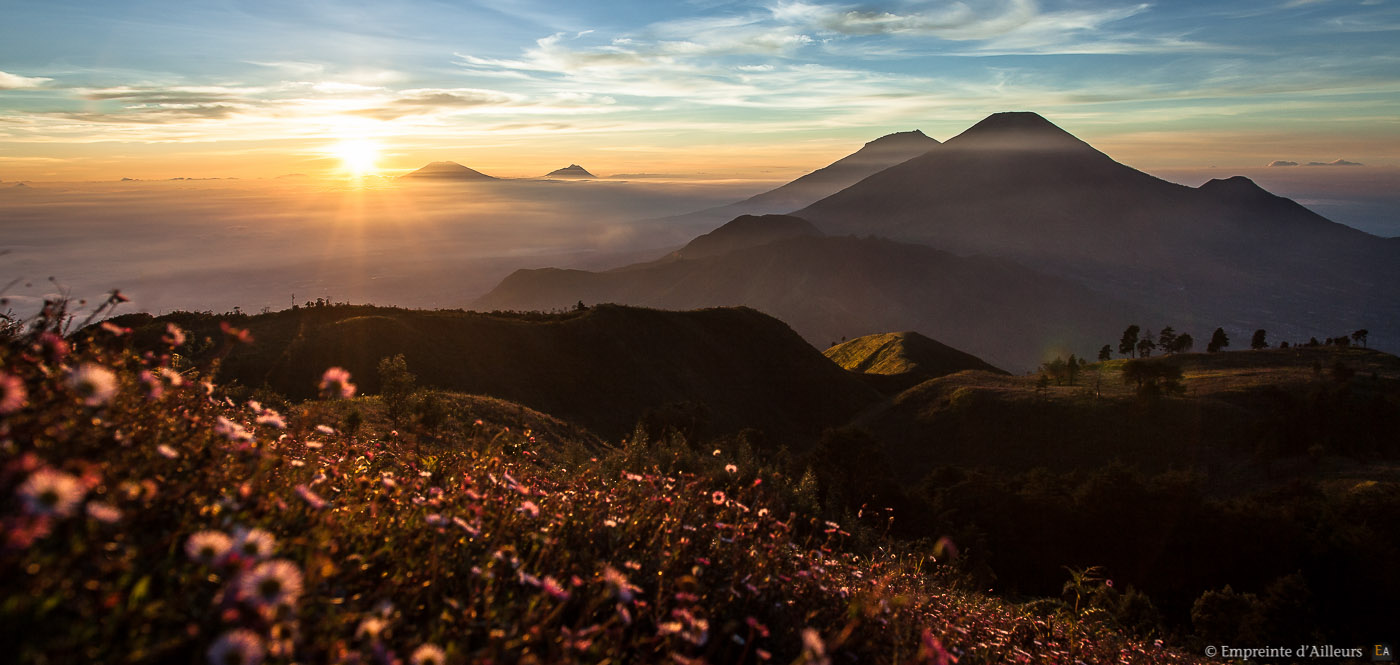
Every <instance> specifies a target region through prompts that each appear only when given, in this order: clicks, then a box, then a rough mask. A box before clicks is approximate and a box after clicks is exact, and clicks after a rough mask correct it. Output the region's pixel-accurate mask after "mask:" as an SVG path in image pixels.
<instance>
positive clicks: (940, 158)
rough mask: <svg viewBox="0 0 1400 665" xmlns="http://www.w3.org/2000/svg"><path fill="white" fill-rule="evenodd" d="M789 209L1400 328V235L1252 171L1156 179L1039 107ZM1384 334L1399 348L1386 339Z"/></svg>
mask: <svg viewBox="0 0 1400 665" xmlns="http://www.w3.org/2000/svg"><path fill="white" fill-rule="evenodd" d="M793 214H795V215H797V216H800V217H803V218H805V219H808V220H810V221H811V222H812V223H813V224H815V225H816V226H817V227H818V228H820V229H821V230H822V231H824V232H826V233H829V234H857V235H866V234H874V235H878V236H883V237H889V238H893V239H896V240H901V241H906V242H917V243H922V244H927V245H930V246H933V247H937V248H940V249H943V250H946V251H950V252H954V253H957V254H984V255H991V256H999V257H1005V258H1008V259H1011V260H1014V261H1017V262H1018V263H1021V264H1023V265H1026V266H1028V267H1030V268H1032V269H1035V270H1038V271H1041V272H1045V273H1048V274H1052V275H1056V276H1060V277H1064V278H1067V279H1072V280H1074V281H1076V282H1078V283H1080V284H1082V285H1084V286H1085V287H1087V288H1091V289H1094V290H1096V291H1099V292H1102V293H1104V294H1105V295H1108V296H1111V297H1115V298H1118V299H1123V300H1132V301H1135V302H1139V303H1142V304H1143V305H1144V306H1145V307H1148V308H1150V309H1151V310H1152V311H1153V313H1154V314H1157V315H1159V316H1162V317H1167V318H1172V319H1174V320H1179V321H1183V322H1188V323H1199V324H1200V325H1201V326H1205V325H1212V326H1213V325H1222V324H1223V325H1225V326H1226V329H1227V330H1229V331H1232V332H1239V331H1248V330H1253V329H1254V328H1260V327H1262V328H1267V329H1269V330H1270V331H1272V332H1277V333H1280V334H1283V335H1284V336H1286V337H1291V338H1302V339H1306V338H1307V337H1309V336H1311V335H1316V334H1320V333H1321V332H1322V331H1325V330H1330V329H1333V328H1334V327H1335V328H1336V329H1343V328H1350V329H1355V328H1360V327H1367V326H1369V327H1371V328H1375V329H1379V328H1382V327H1384V328H1385V329H1387V330H1395V329H1397V328H1400V260H1397V259H1400V256H1397V254H1396V253H1395V249H1394V246H1393V243H1387V242H1385V241H1383V240H1382V239H1380V238H1376V237H1374V236H1371V235H1368V234H1366V233H1363V232H1361V231H1357V230H1355V229H1351V228H1349V227H1346V226H1342V225H1340V224H1336V223H1333V222H1331V221H1329V220H1327V219H1325V218H1323V217H1321V216H1319V215H1317V214H1315V213H1313V212H1312V211H1310V210H1308V209H1307V208H1305V207H1303V206H1301V205H1298V204H1297V203H1295V202H1293V201H1289V200H1287V199H1283V198H1280V197H1277V196H1274V195H1272V194H1269V193H1268V192H1266V191H1264V190H1262V189H1260V188H1259V187H1258V186H1257V185H1255V184H1254V183H1252V182H1250V181H1249V180H1247V179H1245V178H1238V177H1237V178H1230V179H1227V180H1218V181H1212V182H1210V183H1207V184H1205V185H1203V186H1202V187H1200V188H1192V187H1185V186H1181V185H1176V184H1173V183H1169V182H1166V181H1164V180H1160V179H1157V178H1155V177H1152V176H1150V175H1147V174H1145V173H1142V172H1140V171H1137V170H1135V169H1133V168H1130V167H1128V166H1125V165H1123V164H1120V163H1118V162H1115V161H1114V160H1113V159H1111V158H1110V157H1108V156H1107V155H1105V154H1103V153H1101V152H1099V151H1098V150H1095V149H1094V148H1093V147H1091V146H1089V145H1088V144H1086V143H1084V142H1083V141H1081V140H1079V139H1077V138H1075V137H1074V136H1072V135H1070V134H1069V133H1067V132H1065V131H1064V130H1062V129H1060V128H1059V127H1056V126H1055V125H1054V124H1052V123H1050V122H1049V121H1047V120H1045V119H1044V118H1042V117H1040V116H1038V115H1036V114H1034V113H998V114H994V115H992V116H989V117H988V118H986V119H985V120H983V121H981V122H979V123H977V124H976V125H975V126H973V127H971V128H969V129H968V130H967V131H965V132H963V133H962V134H959V135H958V136H956V137H954V138H952V139H949V140H948V141H947V142H945V143H944V144H942V145H940V146H938V147H937V148H936V149H934V150H930V151H929V152H927V153H925V154H923V155H921V156H918V157H915V158H913V159H910V160H908V161H906V162H903V163H901V164H898V165H895V166H892V167H890V168H888V169H886V170H884V171H881V172H879V173H877V174H874V175H872V176H870V177H868V178H866V179H864V180H862V181H860V182H859V183H856V184H854V185H852V186H850V187H848V188H846V189H844V190H842V191H840V192H837V193H835V194H833V195H831V196H829V197H827V198H825V199H822V200H821V201H818V202H816V203H813V204H812V205H810V206H808V207H806V208H803V209H801V210H799V211H796V212H794V213H793ZM1324 276H1325V277H1324ZM1373 345H1374V346H1378V347H1380V348H1385V349H1389V350H1400V341H1396V340H1393V339H1392V338H1391V337H1387V338H1386V340H1385V341H1382V340H1381V339H1380V337H1379V336H1378V337H1377V338H1376V339H1375V340H1373Z"/></svg>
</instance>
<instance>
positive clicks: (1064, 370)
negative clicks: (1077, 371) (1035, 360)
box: [1041, 356, 1074, 386]
mask: <svg viewBox="0 0 1400 665" xmlns="http://www.w3.org/2000/svg"><path fill="white" fill-rule="evenodd" d="M1041 367H1042V369H1041V372H1042V374H1041V375H1042V376H1045V377H1047V378H1049V379H1050V380H1053V381H1054V382H1055V385H1057V386H1058V385H1061V384H1063V383H1064V382H1065V379H1066V378H1068V377H1070V376H1071V374H1070V369H1069V367H1068V366H1067V364H1066V363H1065V359H1064V358H1061V357H1059V356H1056V357H1055V359H1054V360H1051V361H1049V362H1047V363H1044V364H1043V365H1041ZM1073 384H1074V381H1073V379H1070V385H1073Z"/></svg>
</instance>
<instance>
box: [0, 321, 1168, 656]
mask: <svg viewBox="0 0 1400 665" xmlns="http://www.w3.org/2000/svg"><path fill="white" fill-rule="evenodd" d="M116 298H117V296H116V295H115V294H114V296H113V302H115V300H116ZM62 320H64V317H63V316H62V312H61V311H58V310H54V311H50V313H49V316H45V317H39V318H37V319H36V320H34V321H30V322H26V323H24V324H22V325H21V324H16V325H14V326H12V327H11V328H10V330H9V331H8V333H7V335H6V338H5V340H4V342H3V346H0V451H3V452H0V520H2V521H0V525H3V544H0V547H3V550H0V586H3V594H0V597H2V598H3V600H2V601H0V644H3V648H4V649H5V652H6V653H10V654H14V657H15V658H16V661H18V662H25V663H65V662H102V663H118V662H190V663H194V662H212V663H225V662H233V663H258V662H306V663H316V662H347V663H355V662H360V663H415V664H416V663H448V662H451V663H488V662H589V663H600V662H674V663H691V662H713V663H730V662H734V663H737V662H751V663H762V662H781V663H789V662H808V663H828V662H848V661H849V662H855V661H859V662H885V663H909V662H933V663H952V662H962V663H984V662H1060V663H1074V662H1086V663H1104V662H1189V661H1193V660H1194V658H1192V657H1189V656H1184V655H1181V654H1178V653H1175V652H1172V651H1170V650H1167V649H1164V648H1163V647H1162V646H1161V643H1160V641H1158V642H1156V643H1153V642H1151V641H1147V640H1142V639H1137V638H1132V637H1127V636H1125V635H1123V634H1121V633H1119V632H1117V631H1115V630H1114V629H1113V628H1111V626H1110V625H1109V624H1106V623H1103V622H1100V621H1094V620H1092V619H1091V617H1089V616H1087V615H1084V616H1082V615H1077V614H1073V613H1069V614H1066V613H1058V614H1056V613H1041V614H1038V615H1033V614H1030V613H1028V612H1027V611H1025V610H1024V609H1022V608H1021V607H1018V606H1015V605H1011V604H1007V603H1005V602H1002V601H999V600H995V599H991V598H988V597H985V596H982V595H980V594H978V593H976V592H975V591H972V590H968V589H967V588H966V587H965V585H962V584H960V583H959V579H961V578H960V576H959V575H958V573H957V566H956V560H955V556H956V555H955V548H954V547H950V546H947V544H946V543H945V544H940V545H938V546H937V547H933V546H930V547H927V548H924V547H914V546H907V545H899V544H896V543H894V542H892V541H888V540H886V539H884V538H883V537H882V536H881V535H880V534H879V532H878V531H879V529H878V528H873V527H872V526H871V525H872V524H878V522H879V521H880V520H883V519H884V518H883V517H880V518H878V519H876V520H871V519H869V518H870V516H869V515H863V516H862V522H861V523H859V524H850V525H845V526H843V525H841V524H837V523H835V522H827V521H823V520H819V519H816V518H815V517H812V516H811V514H810V513H808V512H805V511H804V506H806V505H809V504H810V502H809V501H805V500H804V497H803V493H804V492H807V491H810V488H804V487H803V486H802V484H801V483H800V482H791V481H789V480H788V479H786V478H784V477H782V476H781V475H779V474H777V473H776V472H773V471H771V470H770V469H768V468H767V467H764V466H762V465H760V464H758V463H756V462H754V461H753V459H752V457H751V456H748V455H746V454H743V451H740V450H725V449H717V450H704V451H699V450H694V449H693V448H691V447H688V446H686V445H685V444H684V443H683V442H679V441H667V442H647V441H645V440H644V437H633V438H632V439H631V440H629V441H625V442H623V443H621V444H620V445H618V446H615V447H610V446H598V445H596V444H592V443H588V442H580V441H569V440H554V439H553V438H552V437H548V436H544V435H542V434H537V433H536V432H535V431H533V430H531V429H522V428H521V427H520V426H519V425H518V424H515V425H514V426H512V425H510V424H503V423H502V422H499V421H498V420H497V418H496V416H498V415H500V414H501V413H505V412H504V411H499V410H495V409H491V408H487V406H484V405H485V404H486V403H485V402H470V403H466V404H467V405H466V406H463V405H462V404H463V403H461V402H458V403H455V404H456V405H457V406H455V407H454V408H451V409H448V410H447V411H446V412H443V413H438V414H437V416H436V417H433V418H420V419H417V420H416V421H414V422H412V423H409V424H408V425H407V426H404V427H402V428H401V429H399V430H396V429H394V424H393V423H392V422H390V421H389V420H388V419H387V417H386V416H385V413H386V409H385V405H384V403H383V400H382V399H381V398H378V397H371V398H366V397H359V396H355V394H354V393H355V390H354V385H353V381H354V377H351V376H349V375H348V374H346V373H345V372H343V371H342V370H339V369H337V368H327V371H326V373H325V374H324V376H323V378H322V382H321V385H320V386H319V388H320V389H321V391H322V395H323V397H322V399H320V400H313V401H308V402H304V403H300V404H289V403H285V402H280V401H278V402H276V403H274V401H273V399H275V398H273V399H265V400H263V403H260V402H259V401H258V400H256V399H248V398H247V396H246V392H247V391H246V390H243V391H239V390H231V389H230V390H226V389H225V388H222V387H221V386H220V385H219V384H218V382H217V361H215V362H214V363H210V364H206V365H202V366H191V365H189V364H188V363H187V362H185V361H184V360H183V359H182V358H181V356H180V355H179V351H180V349H181V348H182V346H183V345H185V344H186V343H188V341H187V340H186V339H185V337H186V335H185V334H184V332H183V331H182V330H180V329H179V328H177V327H174V326H171V327H170V328H169V329H168V333H167V335H166V336H165V338H164V340H163V343H162V344H161V345H160V346H159V347H158V348H151V349H135V348H132V346H131V343H130V335H129V334H127V331H125V330H123V329H121V328H118V327H116V326H111V325H108V326H106V327H105V329H94V333H93V334H91V335H88V334H87V333H84V334H83V336H82V337H81V338H76V339H75V338H73V337H71V336H70V337H65V336H64V335H62V334H60V333H61V332H62V331H61V330H60V326H59V323H58V322H60V321H62ZM213 342H214V343H215V344H217V345H220V346H221V347H222V348H223V349H225V350H227V349H231V348H233V347H234V346H236V345H239V344H248V343H255V341H254V340H252V339H251V338H250V336H249V335H248V334H247V333H246V332H245V331H241V330H239V329H237V328H233V327H226V328H225V332H224V336H223V339H220V340H213ZM235 394H237V395H238V397H239V399H234V398H233V397H234V395H235ZM473 405H475V406H473ZM1094 584H1095V582H1093V581H1092V580H1091V581H1088V582H1086V585H1088V586H1093V585H1094ZM1099 584H1101V582H1100V583H1099ZM1077 592H1082V593H1084V594H1089V593H1093V592H1095V589H1093V588H1087V587H1080V588H1079V589H1077Z"/></svg>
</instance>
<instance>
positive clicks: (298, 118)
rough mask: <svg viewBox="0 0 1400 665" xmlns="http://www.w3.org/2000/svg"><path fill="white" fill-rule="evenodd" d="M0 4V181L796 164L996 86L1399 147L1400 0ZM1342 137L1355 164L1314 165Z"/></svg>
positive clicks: (1036, 105) (1024, 97)
mask: <svg viewBox="0 0 1400 665" xmlns="http://www.w3.org/2000/svg"><path fill="white" fill-rule="evenodd" d="M3 14H4V20H3V21H0V180H3V181H16V180H34V181H43V180H114V179H117V178H121V177H131V178H142V179H158V178H175V177H191V178H193V177H201V178H202V177H240V178H259V177H268V178H270V177H276V176H279V175H283V174H288V173H307V174H312V175H323V174H333V173H337V172H349V171H359V172H369V173H379V174H383V175H396V174H400V173H403V172H407V171H409V170H412V169H414V168H417V167H419V166H422V165H423V164H425V163H427V162H429V161H435V160H444V159H446V160H452V161H457V162H460V163H463V164H466V165H468V166H471V167H472V168H476V169H478V170H481V171H484V172H486V173H490V174H492V175H498V176H504V177H526V176H536V175H542V174H544V173H547V172H548V171H551V170H553V169H556V168H559V167H562V166H566V165H568V164H570V163H578V164H582V165H584V166H585V167H586V168H588V169H589V170H590V171H592V172H594V173H596V174H599V175H609V174H663V175H678V176H687V177H708V178H716V179H719V178H759V179H761V178H769V179H775V180H782V179H786V178H790V177H795V176H796V175H800V174H801V173H803V172H806V171H810V170H812V169H813V168H816V167H819V166H821V165H824V164H826V163H828V162H830V161H833V160H834V159H836V158H839V157H841V156H843V155H845V154H847V153H849V152H852V151H853V149H854V148H856V147H859V145H860V144H861V143H863V142H865V141H869V140H872V139H874V138H876V137H878V136H880V135H883V134H886V133H889V132H894V131H903V130H908V129H914V128H918V129H921V130H923V131H924V132H925V133H926V134H928V135H930V136H933V137H934V138H937V139H940V140H946V139H948V138H950V137H951V136H953V135H956V134H957V133H958V132H959V131H961V130H963V129H965V128H967V127H969V126H971V125H972V124H973V123H975V122H976V121H977V120H979V119H981V118H982V117H984V116H986V115H987V114H989V113H993V112H997V111H1005V110H1033V111H1037V112H1039V113H1041V114H1042V115H1044V116H1046V117H1047V118H1049V119H1050V120H1051V121H1053V122H1055V123H1056V124H1058V125H1060V126H1061V127H1063V128H1065V129H1066V130H1068V131H1070V132H1072V133H1074V134H1075V135H1077V136H1079V137H1081V138H1083V139H1085V140H1086V141H1089V142H1090V143H1091V144H1093V145H1095V146H1096V147H1098V148H1099V149H1100V150H1103V151H1105V152H1107V153H1108V154H1110V155H1111V156H1113V157H1114V158H1115V159H1118V160H1119V161H1121V162H1124V163H1127V164H1130V165H1133V166H1135V167H1138V168H1142V169H1144V170H1148V171H1149V172H1151V171H1152V170H1154V169H1156V170H1161V171H1168V170H1178V171H1191V170H1192V169H1211V168H1222V169H1250V168H1254V169H1261V168H1264V167H1265V166H1266V165H1267V164H1270V163H1273V162H1279V163H1287V162H1293V163H1297V164H1298V166H1277V167H1272V168H1275V169H1298V170H1300V171H1304V170H1307V169H1312V171H1306V172H1307V173H1313V172H1316V173H1318V174H1321V173H1322V172H1324V171H1328V172H1333V173H1332V174H1329V175H1326V176H1323V175H1319V176H1317V177H1319V178H1324V177H1325V178H1331V179H1336V178H1339V177H1343V176H1338V175H1335V172H1336V171H1338V170H1347V169H1351V170H1352V171H1350V172H1359V171H1361V170H1363V169H1396V168H1400V4H1397V1H1396V0H1330V1H1329V0H1274V1H1267V2H1266V1H1241V2H1219V1H1218V0H1208V1H1196V0H1173V1H1172V2H1109V1H1104V0H1063V1H1062V0H1041V1H1037V0H963V1H961V2H947V1H919V0H883V1H880V2H874V3H842V2H826V1H824V0H772V1H768V2H723V1H719V0H690V1H688V2H656V1H654V0H647V1H640V0H635V1H634V0H615V1H607V0H590V1H587V2H579V1H573V2H542V1H535V0H492V1H491V2H479V3H478V2H428V1H422V0H411V1H404V2H383V1H377V2H344V1H332V0H311V1H305V2H292V1H285V0H279V1H266V2H264V1H251V0H222V1H217V2H196V1H189V2H172V1H166V2H151V1H142V0H130V1H123V2H108V1H105V0H104V1H100V2H74V1H70V0H41V1H33V2H31V1H28V0H6V2H5V3H4V10H3ZM1337 160H1343V161H1344V162H1353V163H1358V164H1363V165H1365V166H1360V167H1358V166H1345V165H1328V166H1323V164H1329V163H1332V162H1335V161H1337ZM1311 163H1316V164H1317V165H1314V166H1309V164H1311ZM1290 177H1294V176H1290ZM1298 177H1301V176H1298ZM1390 182H1392V183H1393V182H1394V181H1393V180H1392V181H1390ZM1195 184H1198V183H1195Z"/></svg>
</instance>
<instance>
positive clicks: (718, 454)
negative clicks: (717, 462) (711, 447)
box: [714, 448, 720, 457]
mask: <svg viewBox="0 0 1400 665" xmlns="http://www.w3.org/2000/svg"><path fill="white" fill-rule="evenodd" d="M714 456H715V457H719V456H720V449H719V448H715V452H714Z"/></svg>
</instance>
